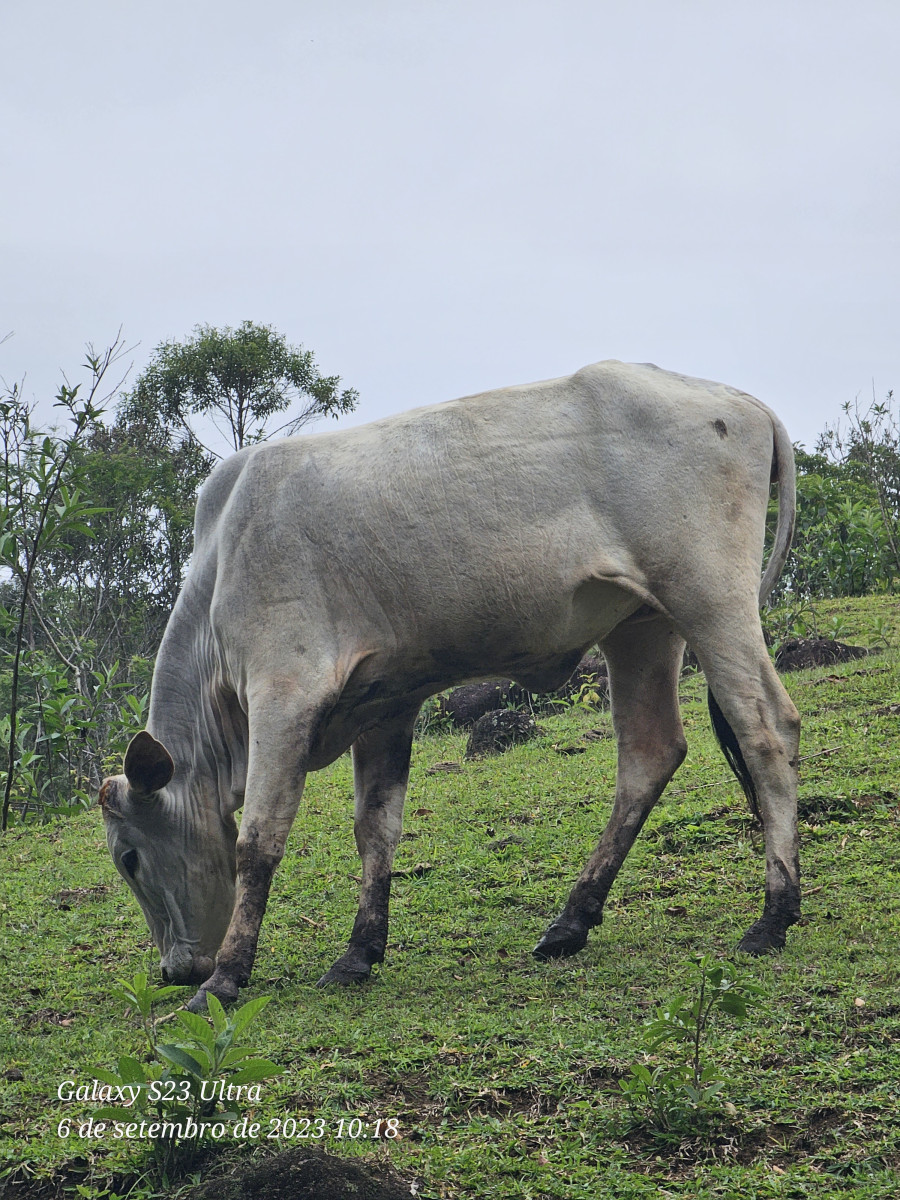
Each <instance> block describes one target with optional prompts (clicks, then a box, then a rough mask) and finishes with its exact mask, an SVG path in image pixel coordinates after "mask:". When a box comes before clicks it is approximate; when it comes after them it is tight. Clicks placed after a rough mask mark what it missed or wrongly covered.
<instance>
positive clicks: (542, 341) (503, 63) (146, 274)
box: [0, 0, 900, 448]
mask: <svg viewBox="0 0 900 1200" xmlns="http://www.w3.org/2000/svg"><path fill="white" fill-rule="evenodd" d="M0 50H2V61H3V70H2V73H0V103H2V112H0V117H2V126H0V128H2V135H0V177H2V180H3V183H2V187H0V336H2V334H3V333H5V332H7V331H9V330H14V331H15V336H14V338H12V339H11V340H10V341H8V342H6V344H5V345H3V346H2V347H0V375H2V376H3V377H4V378H5V379H6V380H7V381H8V382H13V381H15V380H19V379H21V377H22V376H23V375H25V374H26V373H27V379H26V387H25V391H26V395H28V396H31V397H34V398H36V399H38V400H39V401H40V403H41V405H42V410H44V409H43V406H44V402H45V401H49V400H50V399H52V395H53V393H54V391H55V388H56V385H57V383H58V381H59V379H60V373H61V371H62V370H65V371H66V372H67V373H68V374H69V375H70V376H74V375H76V374H77V372H76V371H75V368H76V367H77V364H78V363H79V362H80V361H81V360H82V359H83V348H84V344H85V343H86V342H88V341H93V342H94V343H95V344H97V345H102V344H105V343H107V342H109V341H111V340H112V339H113V337H114V336H115V333H116V331H117V329H118V328H119V326H120V325H123V326H124V331H125V337H126V339H127V340H128V342H129V343H139V344H138V346H137V349H136V350H135V352H134V354H133V355H132V358H133V361H134V365H135V369H136V370H140V369H141V368H142V367H143V366H144V365H145V364H146V362H147V360H148V358H149V356H150V354H151V352H152V350H153V347H154V346H155V345H157V344H158V343H159V342H160V341H162V340H166V339H171V338H183V337H187V336H188V335H189V334H190V332H191V329H192V327H193V326H194V325H196V324H198V323H210V324H214V325H225V324H230V325H236V324H238V323H239V322H240V321H242V320H244V319H250V320H253V321H257V322H262V323H269V324H272V325H274V326H275V327H276V328H277V329H278V330H279V331H281V332H282V333H284V334H285V335H286V336H287V337H288V339H289V340H290V341H292V342H295V343H298V342H299V343H302V344H303V345H305V346H307V347H309V348H310V349H312V350H313V351H314V353H315V354H316V358H317V360H318V363H319V366H320V368H321V369H322V370H323V371H324V372H325V373H327V374H332V373H337V374H340V375H341V376H342V379H343V382H344V385H345V386H352V387H355V388H357V389H358V391H359V393H360V406H359V410H358V412H357V414H355V416H354V417H353V418H352V420H354V421H358V420H369V419H372V418H374V417H377V416H382V415H384V414H386V413H389V412H396V411H400V410H402V409H405V408H410V407H413V406H414V405H418V404H424V403H431V402H432V401H438V400H445V399H450V398H451V397H453V396H457V395H462V394H465V393H468V392H473V391H480V390H482V389H485V388H489V387H495V386H500V385H503V384H509V383H523V382H527V381H529V380H532V379H541V378H547V377H550V376H555V375H561V374H567V373H569V372H571V371H574V370H576V369H577V368H578V367H580V366H583V365H584V364H585V363H588V362H594V361H596V360H599V359H602V358H621V359H624V360H633V361H651V362H655V363H657V364H658V365H660V366H663V367H669V368H671V369H674V370H679V371H684V372H687V373H690V374H696V375H702V376H706V377H708V378H713V379H720V380H722V381H724V382H726V383H730V384H733V385H735V386H737V387H741V388H744V389H746V390H748V391H750V392H753V393H754V394H755V395H757V396H759V398H760V399H762V400H764V401H766V402H767V403H769V404H770V405H771V406H772V407H774V408H775V409H776V411H778V412H779V413H780V415H781V416H782V417H783V419H784V420H785V422H786V424H787V425H788V428H789V431H790V433H791V436H792V437H793V438H794V439H795V440H799V441H804V442H805V443H806V444H807V446H808V448H812V444H813V443H814V441H815V437H816V434H817V433H818V432H819V431H820V430H821V429H822V427H823V425H824V423H825V422H826V421H833V420H834V419H836V418H837V417H838V415H839V412H840V406H841V404H842V403H843V402H844V401H846V400H852V399H853V398H854V396H856V395H861V397H862V398H863V399H867V398H868V397H870V396H871V393H872V388H873V382H874V389H875V393H876V394H877V395H878V397H879V398H880V397H882V396H883V395H884V393H885V392H886V391H887V390H888V389H889V388H893V387H897V388H900V311H898V310H900V305H898V277H900V253H898V228H900V226H898V197H900V178H898V176H900V155H898V149H900V138H898V127H900V103H898V100H900V73H898V70H897V63H898V59H900V53H898V52H900V5H898V4H897V3H896V0H884V2H881V0H847V2H846V3H834V2H829V0H777V2H774V3H773V2H769V0H751V2H745V0H731V2H728V3H722V2H721V0H627V2H626V0H616V2H612V0H493V2H492V0H472V2H469V0H332V2H331V3H326V0H317V2H315V3H313V2H311V0H256V2H255V3H253V4H252V5H251V4H249V3H247V2H246V0H245V2H243V3H236V2H234V0H215V2H214V3H210V2H207V0H199V2H198V0H178V3H173V2H172V0H155V2H154V3H153V4H129V3H123V2H122V0H115V2H114V0H93V2H92V0H85V2H82V3H78V4H74V3H72V2H71V0H28V2H27V3H25V2H20V3H17V4H13V3H10V4H6V5H4V7H3V12H2V15H0ZM44 411H46V412H48V413H49V411H50V409H49V403H48V404H47V407H46V409H45V410H44ZM319 428H323V426H319Z"/></svg>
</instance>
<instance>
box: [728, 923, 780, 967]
mask: <svg viewBox="0 0 900 1200" xmlns="http://www.w3.org/2000/svg"><path fill="white" fill-rule="evenodd" d="M786 941H787V939H786V937H785V935H784V933H783V931H782V930H780V929H773V928H771V926H768V925H766V924H764V923H763V922H762V921H757V922H756V924H755V925H751V926H750V928H749V929H748V930H747V932H746V933H745V934H744V936H743V937H742V938H741V940H740V941H739V942H738V946H737V948H738V951H739V952H740V953H741V954H752V955H753V956H754V957H755V958H759V957H760V956H761V955H763V954H775V953H776V952H777V951H779V950H783V949H784V947H785V943H786Z"/></svg>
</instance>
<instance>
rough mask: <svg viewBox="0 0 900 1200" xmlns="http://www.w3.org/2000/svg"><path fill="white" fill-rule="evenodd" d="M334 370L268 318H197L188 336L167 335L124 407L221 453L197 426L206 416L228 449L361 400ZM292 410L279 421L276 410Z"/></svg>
mask: <svg viewBox="0 0 900 1200" xmlns="http://www.w3.org/2000/svg"><path fill="white" fill-rule="evenodd" d="M339 385H340V378H339V377H338V376H337V375H330V376H324V375H321V374H320V373H319V371H318V368H317V367H316V364H315V360H314V358H313V355H312V352H311V351H309V350H304V349H303V348H302V347H300V346H289V345H288V344H287V341H286V340H285V338H284V337H283V336H282V335H281V334H280V333H277V332H276V331H275V330H274V329H272V327H271V326H269V325H255V324H254V323H253V322H252V321H244V322H243V324H241V325H240V326H239V327H238V328H237V329H231V328H229V327H227V326H226V327H225V328H224V329H215V328H214V327H213V326H211V325H198V326H196V328H195V329H194V336H193V338H191V339H189V340H188V341H185V342H163V343H161V344H160V345H159V346H157V347H156V349H155V350H154V352H153V358H152V359H151V362H150V365H149V366H148V367H147V369H146V370H145V371H144V372H143V374H142V375H140V376H139V377H138V379H137V382H136V383H135V385H134V388H133V389H132V391H131V392H130V394H129V395H128V396H127V397H126V398H125V401H124V403H123V405H122V406H121V407H120V410H119V416H120V420H121V421H123V422H124V423H125V424H133V423H135V422H136V423H145V424H151V425H154V424H158V425H162V426H163V427H165V428H166V429H167V430H168V431H169V432H170V433H171V434H172V435H173V436H175V437H177V436H179V435H180V436H182V437H186V438H187V439H188V440H189V441H191V442H192V443H194V444H195V445H197V446H200V447H201V448H202V449H203V450H204V451H205V452H207V453H209V454H212V455H214V457H216V458H221V457H222V455H221V454H220V453H219V452H218V451H217V450H216V449H214V448H213V447H211V446H209V445H208V444H207V442H208V440H209V439H208V438H207V439H206V441H205V440H204V437H201V436H200V433H199V432H198V430H199V429H200V428H201V426H200V424H199V422H198V420H197V419H198V418H206V419H207V420H208V421H209V422H210V423H211V425H212V426H213V428H214V429H215V430H216V431H217V433H218V434H219V436H220V437H221V438H223V439H224V440H225V441H226V442H227V443H228V445H229V447H230V449H233V450H240V449H241V447H242V446H247V445H250V444H251V443H253V442H259V441H262V440H264V439H265V438H271V437H275V436H276V435H278V434H288V433H296V432H297V431H298V430H299V429H301V428H302V427H303V426H304V425H307V424H309V423H310V422H311V421H314V420H316V419H317V418H319V417H323V416H331V417H335V418H336V417H338V416H339V415H340V414H341V413H346V412H352V410H353V409H354V408H355V407H356V402H357V399H358V397H357V393H356V392H355V391H354V390H353V389H352V388H348V389H346V390H344V391H339V390H338V389H339ZM291 409H293V410H294V415H293V416H290V417H289V418H288V419H287V420H285V421H284V422H283V424H281V425H280V426H278V427H277V428H275V429H270V428H269V422H270V421H271V419H272V418H273V417H275V416H277V415H282V414H287V413H288V412H289V410H291Z"/></svg>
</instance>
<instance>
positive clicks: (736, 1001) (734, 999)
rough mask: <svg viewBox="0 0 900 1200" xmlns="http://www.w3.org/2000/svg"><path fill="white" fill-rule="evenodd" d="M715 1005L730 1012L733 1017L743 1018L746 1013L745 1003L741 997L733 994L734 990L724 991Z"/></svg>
mask: <svg viewBox="0 0 900 1200" xmlns="http://www.w3.org/2000/svg"><path fill="white" fill-rule="evenodd" d="M717 1005H718V1007H719V1008H721V1009H722V1010H723V1011H724V1012H727V1013H730V1014H731V1016H733V1017H739V1018H741V1019H743V1018H744V1017H746V1015H747V1003H746V1001H745V1000H744V999H743V998H742V997H741V996H737V995H735V993H734V992H725V993H724V994H723V995H722V996H720V997H719V999H718V1001H717Z"/></svg>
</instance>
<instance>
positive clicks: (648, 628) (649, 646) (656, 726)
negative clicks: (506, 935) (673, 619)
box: [534, 618, 687, 958]
mask: <svg viewBox="0 0 900 1200" xmlns="http://www.w3.org/2000/svg"><path fill="white" fill-rule="evenodd" d="M601 646H602V649H603V653H604V655H605V656H606V660H607V663H608V665H609V682H610V700H611V704H612V717H613V727H614V729H615V733H616V741H617V744H618V753H619V761H618V769H617V774H616V798H615V803H614V805H613V811H612V815H611V816H610V819H609V822H608V824H607V826H606V829H605V830H604V831H603V836H602V838H601V840H600V843H599V845H598V846H597V849H596V850H595V851H594V853H593V854H592V855H591V857H590V859H589V860H588V863H587V866H586V867H585V868H584V870H583V871H582V872H581V874H580V875H579V877H578V880H577V881H576V883H575V886H574V887H573V888H572V891H571V893H570V894H569V898H568V900H567V902H566V906H565V908H564V909H563V911H562V912H561V913H560V915H559V916H558V917H557V918H556V920H555V921H554V922H553V924H552V925H551V926H550V927H549V929H548V930H547V932H546V933H545V934H544V936H543V937H542V938H541V940H540V942H538V944H537V946H536V947H535V949H534V954H535V956H536V957H537V958H558V957H560V956H564V955H569V954H575V953H577V952H578V951H579V950H580V949H581V948H582V947H583V946H584V944H585V942H586V941H587V936H588V931H589V930H590V929H591V927H592V926H594V925H599V924H600V921H601V920H602V917H603V905H604V903H605V901H606V897H607V895H608V893H609V890H610V888H611V887H612V884H613V880H614V879H615V877H616V874H617V872H618V870H619V868H620V867H621V865H622V863H623V862H624V861H625V856H626V855H627V854H628V851H629V850H630V849H631V846H632V844H633V842H634V839H635V838H636V837H637V834H638V833H639V831H640V829H641V826H642V825H643V824H644V821H646V819H647V816H648V814H649V813H650V810H651V809H652V808H653V806H654V804H655V803H656V802H657V800H658V799H659V797H660V796H661V795H662V792H663V789H664V788H665V787H666V784H667V783H668V782H669V780H670V779H671V778H672V776H673V775H674V774H675V772H676V771H677V769H678V767H679V766H680V764H681V763H682V761H683V760H684V756H685V753H686V752H687V746H686V743H685V740H684V732H683V729H682V725H681V715H680V713H679V711H678V677H679V674H680V671H681V663H682V657H683V655H684V641H683V639H682V638H681V637H679V635H678V634H677V633H675V631H674V630H673V629H672V627H671V626H670V625H669V624H668V622H666V621H665V620H663V619H662V618H659V619H655V620H650V621H644V622H636V623H634V624H629V623H628V622H624V623H623V624H622V625H619V626H618V628H616V629H615V630H613V632H612V633H611V634H610V635H609V636H608V637H607V638H605V639H604V641H603V642H602V643H601Z"/></svg>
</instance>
